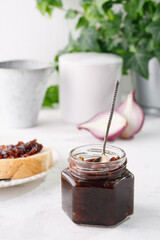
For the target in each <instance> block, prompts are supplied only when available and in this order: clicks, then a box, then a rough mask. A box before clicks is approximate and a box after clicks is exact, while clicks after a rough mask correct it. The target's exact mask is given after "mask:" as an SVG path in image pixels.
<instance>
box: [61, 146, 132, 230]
mask: <svg viewBox="0 0 160 240" xmlns="http://www.w3.org/2000/svg"><path fill="white" fill-rule="evenodd" d="M101 154H102V145H86V146H80V147H77V148H75V149H73V150H72V151H71V152H70V154H69V159H68V162H69V167H68V168H66V169H64V170H63V171H62V174H61V180H62V209H63V210H64V212H65V213H66V214H67V215H68V216H69V217H70V218H71V219H72V220H73V222H75V223H79V224H93V225H105V226H112V225H115V224H118V223H119V222H121V221H122V220H123V219H125V218H126V217H127V216H129V215H131V214H133V200H134V176H133V174H132V173H131V172H129V171H128V170H127V169H126V164H127V158H126V154H125V152H124V151H123V150H122V149H120V148H117V147H114V146H107V147H106V156H108V157H109V158H112V157H119V159H118V160H115V161H110V162H105V163H97V162H85V160H89V159H96V158H98V157H100V156H101ZM79 157H82V158H83V159H84V161H80V160H79Z"/></svg>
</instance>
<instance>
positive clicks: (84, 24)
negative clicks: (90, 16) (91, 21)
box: [76, 17, 88, 29]
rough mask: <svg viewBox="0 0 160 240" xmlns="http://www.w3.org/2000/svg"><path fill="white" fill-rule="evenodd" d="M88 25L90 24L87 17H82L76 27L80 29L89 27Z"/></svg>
mask: <svg viewBox="0 0 160 240" xmlns="http://www.w3.org/2000/svg"><path fill="white" fill-rule="evenodd" d="M87 26H88V21H87V19H86V18H85V17H80V18H79V20H78V23H77V25H76V29H79V28H81V27H87Z"/></svg>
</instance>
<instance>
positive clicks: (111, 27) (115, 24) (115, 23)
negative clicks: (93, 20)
mask: <svg viewBox="0 0 160 240" xmlns="http://www.w3.org/2000/svg"><path fill="white" fill-rule="evenodd" d="M121 17H122V15H121V14H119V15H116V16H115V18H114V19H113V20H112V21H110V20H108V21H106V22H104V23H103V24H102V26H101V31H102V35H103V36H104V38H110V37H112V36H114V35H116V34H118V33H119V28H120V24H121Z"/></svg>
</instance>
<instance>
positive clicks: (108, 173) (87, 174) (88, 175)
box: [69, 159, 127, 180]
mask: <svg viewBox="0 0 160 240" xmlns="http://www.w3.org/2000/svg"><path fill="white" fill-rule="evenodd" d="M112 164H113V163H112ZM115 164H116V161H115ZM126 165H127V159H126V161H125V162H124V163H123V164H122V165H121V166H118V167H117V168H115V169H114V170H108V169H106V167H105V164H104V165H103V167H101V166H99V165H98V164H97V168H96V169H94V170H92V169H91V168H89V169H86V168H85V169H83V168H79V166H78V165H77V164H76V163H75V162H73V161H72V160H71V159H69V169H70V172H71V174H72V175H73V176H74V177H76V178H78V179H86V180H87V179H91V180H96V179H108V180H114V179H117V178H120V177H121V176H122V175H123V173H124V171H125V169H126Z"/></svg>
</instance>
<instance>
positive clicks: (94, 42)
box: [77, 27, 100, 52]
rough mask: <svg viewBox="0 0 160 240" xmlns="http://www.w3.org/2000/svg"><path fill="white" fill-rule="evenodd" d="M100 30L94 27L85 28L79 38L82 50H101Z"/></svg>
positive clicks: (78, 41)
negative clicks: (99, 41) (99, 42)
mask: <svg viewBox="0 0 160 240" xmlns="http://www.w3.org/2000/svg"><path fill="white" fill-rule="evenodd" d="M98 37H99V32H98V31H97V30H96V29H95V28H93V27H88V28H86V29H84V30H83V31H82V33H81V35H80V37H79V38H78V39H77V43H78V44H79V47H80V50H81V51H94V52H99V51H100V47H99V44H98Z"/></svg>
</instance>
